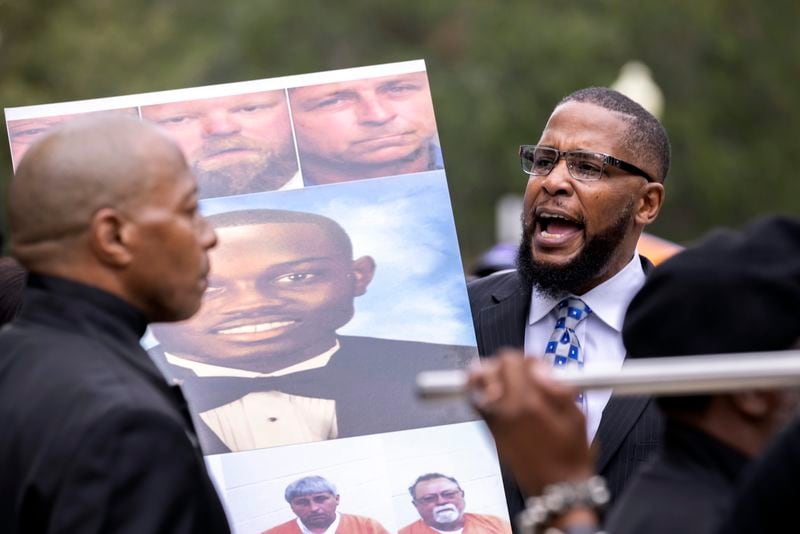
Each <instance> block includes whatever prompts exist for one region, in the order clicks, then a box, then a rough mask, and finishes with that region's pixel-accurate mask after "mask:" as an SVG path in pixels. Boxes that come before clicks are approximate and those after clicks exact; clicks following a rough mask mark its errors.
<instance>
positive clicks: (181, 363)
mask: <svg viewBox="0 0 800 534" xmlns="http://www.w3.org/2000/svg"><path fill="white" fill-rule="evenodd" d="M338 350H339V340H338V339H337V340H336V343H335V344H334V345H333V347H331V348H330V349H328V350H326V351H325V352H323V353H322V354H319V355H317V356H314V357H312V358H309V359H308V360H304V361H302V362H300V363H296V364H294V365H290V366H289V367H284V368H283V369H278V370H277V371H273V372H271V373H260V372H258V371H248V370H246V369H237V368H236V367H227V366H224V365H214V364H210V363H203V362H196V361H194V360H189V359H187V358H181V357H180V356H175V355H174V354H170V353H169V352H167V351H164V357H165V358H166V360H167V361H168V362H169V363H170V364H172V365H175V366H177V367H183V368H184V369H189V370H190V371H192V372H194V374H195V375H197V376H198V377H200V378H206V377H211V376H226V377H238V378H264V377H276V376H286V375H290V374H292V373H299V372H301V371H310V370H311V369H319V368H321V367H325V366H326V365H328V362H329V361H330V359H331V358H332V357H333V355H334V354H336V351H338Z"/></svg>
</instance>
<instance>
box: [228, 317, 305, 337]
mask: <svg viewBox="0 0 800 534" xmlns="http://www.w3.org/2000/svg"><path fill="white" fill-rule="evenodd" d="M297 322H298V321H296V320H289V321H272V322H267V323H253V324H246V325H241V326H234V327H231V328H223V329H220V330H217V331H216V333H217V334H222V335H236V334H258V333H261V332H269V331H270V330H276V329H278V328H285V327H287V326H292V325H294V324H297Z"/></svg>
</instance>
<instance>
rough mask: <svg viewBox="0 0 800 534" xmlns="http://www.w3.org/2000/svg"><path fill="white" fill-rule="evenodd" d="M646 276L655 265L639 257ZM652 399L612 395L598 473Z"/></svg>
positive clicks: (600, 432)
mask: <svg viewBox="0 0 800 534" xmlns="http://www.w3.org/2000/svg"><path fill="white" fill-rule="evenodd" d="M639 259H640V261H641V262H642V270H643V271H644V274H645V276H646V275H648V274H650V273H651V272H652V271H653V268H654V266H653V264H652V262H650V260H648V259H647V258H645V257H644V256H640V257H639ZM650 400H651V397H615V396H614V395H611V399H609V401H608V404H606V407H605V409H604V410H603V416H602V417H601V419H600V426H599V427H598V428H597V434H596V435H595V437H594V440H593V443H595V442H597V443H599V444H600V455H599V456H598V458H597V471H598V472H602V471H603V469H605V467H606V465H608V462H609V461H610V460H611V458H612V457H613V456H614V454H616V452H617V450H618V449H619V447H620V445H622V442H623V441H625V437H626V436H627V435H628V434H629V433H630V431H631V430H632V429H633V427H634V425H635V424H636V422H637V421H638V420H639V418H640V417H641V415H642V413H643V412H644V410H645V408H647V405H648V404H649V403H650Z"/></svg>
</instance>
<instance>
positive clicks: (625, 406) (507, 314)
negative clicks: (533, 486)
mask: <svg viewBox="0 0 800 534" xmlns="http://www.w3.org/2000/svg"><path fill="white" fill-rule="evenodd" d="M642 267H643V268H644V271H645V273H648V272H649V271H650V270H652V268H653V265H652V264H651V263H650V262H649V261H648V260H646V259H645V258H642ZM468 290H469V301H470V306H471V308H472V319H473V321H474V323H475V334H476V336H477V339H478V352H479V353H480V355H481V356H483V357H485V356H491V355H493V354H494V353H496V352H497V350H498V349H500V348H501V347H513V348H518V349H522V348H523V346H524V341H525V328H526V323H527V320H528V314H529V311H530V304H531V288H530V287H523V285H522V284H521V283H520V280H519V277H518V276H517V273H516V271H508V272H505V273H498V274H496V275H493V276H489V277H487V278H482V279H480V280H476V281H474V282H472V283H470V284H469V286H468ZM662 430H663V422H662V420H661V414H660V412H659V411H658V409H657V408H656V406H655V404H654V403H653V402H652V399H651V398H650V397H615V396H613V395H612V396H611V400H610V401H609V402H608V404H607V405H606V408H605V410H603V416H602V418H601V420H600V427H599V428H598V429H597V435H596V436H595V438H594V444H596V445H598V446H599V454H598V457H597V471H598V472H599V473H600V474H601V475H603V477H605V479H606V482H607V483H608V486H609V489H610V490H611V494H612V499H613V498H614V497H616V496H618V495H620V494H621V492H622V489H623V487H624V486H625V484H626V482H627V481H628V480H629V478H630V477H631V475H632V474H633V473H634V471H636V469H637V468H638V467H639V466H640V465H641V464H642V462H644V461H645V460H646V459H647V457H648V456H649V455H650V454H651V453H652V452H653V451H654V450H655V449H656V447H657V446H658V444H659V443H660V441H661V433H662ZM503 485H504V486H505V491H506V500H507V502H508V509H509V513H510V514H511V517H512V518H514V517H516V515H517V513H519V512H520V511H522V509H523V508H524V500H523V496H522V493H521V492H520V489H519V487H518V486H517V484H516V482H515V481H514V480H513V479H512V478H511V476H510V474H509V473H506V472H504V473H503Z"/></svg>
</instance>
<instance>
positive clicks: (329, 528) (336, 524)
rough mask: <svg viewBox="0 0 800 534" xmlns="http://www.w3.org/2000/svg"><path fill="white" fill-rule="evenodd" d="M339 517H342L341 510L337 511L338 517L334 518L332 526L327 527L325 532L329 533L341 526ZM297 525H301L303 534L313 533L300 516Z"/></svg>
mask: <svg viewBox="0 0 800 534" xmlns="http://www.w3.org/2000/svg"><path fill="white" fill-rule="evenodd" d="M339 519H341V515H340V514H339V512H336V519H334V520H333V523H331V524H330V526H329V527H328V528H327V529H325V532H324V534H328V533H329V532H330V533H333V532H336V529H338V528H339ZM297 526H299V527H300V532H302V533H303V534H312V532H311V531H310V530H308V529H307V528H306V526H305V525H304V524H303V522H302V521H300V518H299V517H298V518H297Z"/></svg>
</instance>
